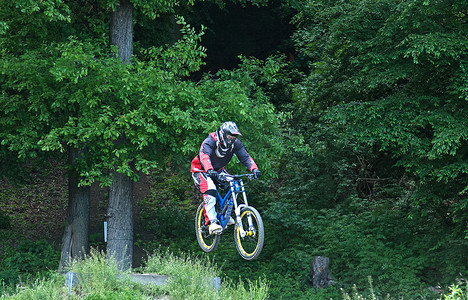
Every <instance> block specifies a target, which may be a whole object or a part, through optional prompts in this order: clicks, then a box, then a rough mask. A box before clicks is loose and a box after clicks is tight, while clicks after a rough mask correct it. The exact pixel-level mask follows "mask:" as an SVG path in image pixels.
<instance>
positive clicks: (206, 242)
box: [195, 203, 221, 252]
mask: <svg viewBox="0 0 468 300" xmlns="http://www.w3.org/2000/svg"><path fill="white" fill-rule="evenodd" d="M208 227H209V225H205V207H204V206H203V203H201V204H200V205H199V206H198V210H197V214H196V215H195V234H196V235H197V241H198V244H199V245H200V247H201V248H202V250H203V251H205V252H213V251H214V250H215V249H216V247H218V244H219V240H220V239H221V236H220V235H219V234H210V232H209V230H208Z"/></svg>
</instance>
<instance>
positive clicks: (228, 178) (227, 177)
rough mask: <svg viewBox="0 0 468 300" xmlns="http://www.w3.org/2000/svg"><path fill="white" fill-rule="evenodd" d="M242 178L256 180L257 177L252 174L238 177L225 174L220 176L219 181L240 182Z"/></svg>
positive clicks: (238, 175)
mask: <svg viewBox="0 0 468 300" xmlns="http://www.w3.org/2000/svg"><path fill="white" fill-rule="evenodd" d="M242 177H247V178H248V179H250V180H253V179H256V178H255V175H254V174H252V173H250V174H237V175H231V174H225V173H221V174H219V180H220V181H226V182H229V181H234V180H239V179H241V178H242Z"/></svg>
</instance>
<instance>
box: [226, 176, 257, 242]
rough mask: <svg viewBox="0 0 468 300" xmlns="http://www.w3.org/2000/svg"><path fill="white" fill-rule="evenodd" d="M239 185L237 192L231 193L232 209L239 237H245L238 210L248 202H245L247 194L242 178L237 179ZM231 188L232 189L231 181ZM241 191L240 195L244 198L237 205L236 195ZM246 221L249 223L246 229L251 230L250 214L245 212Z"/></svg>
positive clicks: (245, 233)
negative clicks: (241, 202) (234, 213)
mask: <svg viewBox="0 0 468 300" xmlns="http://www.w3.org/2000/svg"><path fill="white" fill-rule="evenodd" d="M239 185H240V192H238V193H234V192H233V193H232V198H233V200H234V207H235V209H234V211H235V212H236V223H237V226H239V233H240V236H241V237H245V236H246V235H247V232H246V231H245V229H244V228H243V226H242V220H241V217H240V211H241V209H242V208H243V207H247V206H248V205H249V204H248V202H247V194H246V193H245V188H244V182H243V181H242V180H239ZM231 190H234V188H233V186H232V182H231ZM240 193H242V196H243V198H244V204H240V205H237V195H238V194H240ZM247 222H248V224H249V228H248V230H251V228H253V223H252V216H251V215H250V214H247Z"/></svg>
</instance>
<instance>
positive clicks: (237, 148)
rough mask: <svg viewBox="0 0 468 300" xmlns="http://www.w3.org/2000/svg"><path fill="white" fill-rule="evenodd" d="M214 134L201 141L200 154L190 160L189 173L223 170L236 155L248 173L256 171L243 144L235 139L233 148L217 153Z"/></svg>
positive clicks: (255, 166) (253, 162)
mask: <svg viewBox="0 0 468 300" xmlns="http://www.w3.org/2000/svg"><path fill="white" fill-rule="evenodd" d="M216 141H217V137H216V132H212V133H210V134H209V135H208V137H207V138H206V139H205V140H204V141H203V143H202V144H201V147H200V152H199V153H198V155H197V156H196V157H195V158H194V159H193V160H192V164H191V171H192V172H193V173H194V172H206V171H208V170H210V169H214V170H215V171H218V170H220V169H222V168H224V167H225V166H226V165H227V164H228V163H229V162H230V161H231V159H232V156H233V155H234V154H236V156H237V158H239V161H240V162H241V163H242V164H244V165H245V166H246V167H247V169H249V170H250V171H252V170H254V169H258V167H257V165H256V164H255V161H254V160H253V159H252V157H250V155H249V153H248V152H247V150H245V147H244V144H243V143H242V142H241V141H240V140H239V139H236V140H235V141H234V144H233V146H232V147H231V148H230V149H227V150H225V151H222V152H221V151H219V149H217V148H219V147H218V146H217V143H216Z"/></svg>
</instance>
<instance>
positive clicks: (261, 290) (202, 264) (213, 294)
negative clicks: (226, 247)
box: [143, 252, 268, 300]
mask: <svg viewBox="0 0 468 300" xmlns="http://www.w3.org/2000/svg"><path fill="white" fill-rule="evenodd" d="M143 271H144V272H145V273H157V274H166V275H169V276H170V279H169V280H168V281H167V284H166V285H164V286H162V287H161V289H162V290H164V291H166V292H167V294H168V295H170V298H171V299H184V300H185V299H187V300H189V299H205V298H209V299H233V300H234V299H251V300H261V299H266V298H268V283H267V282H266V280H264V279H261V278H259V279H258V280H257V281H255V282H252V281H247V282H246V283H244V282H242V281H240V282H239V283H233V282H232V281H228V280H224V281H223V282H221V284H220V286H219V289H218V290H217V291H215V289H214V284H213V280H214V278H215V277H218V276H219V275H220V274H221V271H220V270H219V268H218V267H217V265H216V264H215V263H214V262H213V261H211V260H209V259H208V258H199V257H191V256H189V255H184V254H182V255H179V256H176V255H174V254H172V253H171V252H156V253H155V254H153V255H150V256H149V258H148V260H147V262H146V264H145V266H144V267H143Z"/></svg>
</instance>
